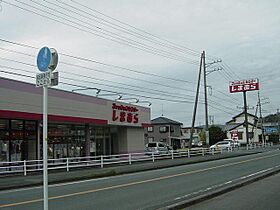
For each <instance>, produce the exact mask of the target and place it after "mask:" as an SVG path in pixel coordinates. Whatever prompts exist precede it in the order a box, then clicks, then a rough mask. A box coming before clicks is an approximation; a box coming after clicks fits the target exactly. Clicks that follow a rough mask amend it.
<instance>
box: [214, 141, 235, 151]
mask: <svg viewBox="0 0 280 210" xmlns="http://www.w3.org/2000/svg"><path fill="white" fill-rule="evenodd" d="M232 147H233V144H232V143H231V142H230V141H219V142H217V143H216V144H213V145H212V146H211V147H210V149H211V150H213V149H221V150H225V149H229V148H232Z"/></svg>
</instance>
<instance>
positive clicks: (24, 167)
mask: <svg viewBox="0 0 280 210" xmlns="http://www.w3.org/2000/svg"><path fill="white" fill-rule="evenodd" d="M23 173H24V176H26V173H27V172H26V160H24V161H23Z"/></svg>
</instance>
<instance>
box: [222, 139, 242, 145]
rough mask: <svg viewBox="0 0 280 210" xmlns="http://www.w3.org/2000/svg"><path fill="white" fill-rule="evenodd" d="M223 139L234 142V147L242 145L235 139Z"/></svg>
mask: <svg viewBox="0 0 280 210" xmlns="http://www.w3.org/2000/svg"><path fill="white" fill-rule="evenodd" d="M223 141H229V142H230V143H231V144H232V147H240V142H239V141H238V140H233V139H224V140H223Z"/></svg>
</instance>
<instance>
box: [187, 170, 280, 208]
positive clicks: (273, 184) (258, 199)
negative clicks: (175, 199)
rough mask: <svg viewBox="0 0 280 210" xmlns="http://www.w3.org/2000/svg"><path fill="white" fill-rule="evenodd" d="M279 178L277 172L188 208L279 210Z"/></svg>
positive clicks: (279, 175)
mask: <svg viewBox="0 0 280 210" xmlns="http://www.w3.org/2000/svg"><path fill="white" fill-rule="evenodd" d="M279 180H280V174H276V175H274V176H271V177H268V178H265V179H263V180H260V181H258V182H254V183H252V184H249V185H247V186H244V187H242V188H239V189H237V190H234V191H231V192H229V193H226V194H223V195H221V196H218V197H216V198H213V199H211V200H208V201H205V202H202V203H199V204H197V205H194V206H192V207H189V208H187V209H188V210H209V209H223V210H236V209H238V210H248V209H254V210H279V209H280V202H279V192H280V182H279Z"/></svg>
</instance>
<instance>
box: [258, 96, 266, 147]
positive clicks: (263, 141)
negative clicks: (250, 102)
mask: <svg viewBox="0 0 280 210" xmlns="http://www.w3.org/2000/svg"><path fill="white" fill-rule="evenodd" d="M258 101H259V112H260V123H261V129H262V143H263V144H265V136H264V130H263V118H262V105H261V99H260V91H258Z"/></svg>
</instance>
